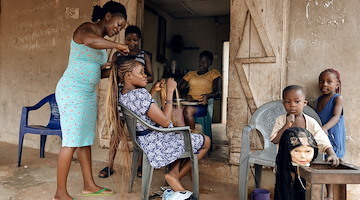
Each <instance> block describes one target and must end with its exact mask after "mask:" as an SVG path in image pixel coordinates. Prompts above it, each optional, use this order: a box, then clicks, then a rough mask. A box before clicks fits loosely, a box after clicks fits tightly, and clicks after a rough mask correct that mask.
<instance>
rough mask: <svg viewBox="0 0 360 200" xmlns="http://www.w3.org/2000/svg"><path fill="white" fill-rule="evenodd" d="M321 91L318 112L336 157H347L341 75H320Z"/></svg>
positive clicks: (329, 197) (325, 71) (332, 71)
mask: <svg viewBox="0 0 360 200" xmlns="http://www.w3.org/2000/svg"><path fill="white" fill-rule="evenodd" d="M319 89H320V91H321V93H322V95H321V96H320V97H319V98H318V99H317V105H316V109H315V110H316V112H317V113H318V115H319V116H320V119H321V122H322V124H323V126H322V129H323V130H324V131H325V133H327V135H328V137H329V140H330V142H331V145H332V146H333V148H334V151H335V153H336V155H337V156H338V157H339V158H343V157H344V155H345V143H346V141H345V140H346V132H345V122H344V117H343V105H344V100H343V97H342V96H341V95H340V89H341V82H340V73H339V72H338V71H336V70H334V69H326V70H324V71H323V72H321V73H320V75H319ZM326 186H327V188H328V196H327V199H332V187H331V186H330V185H326Z"/></svg>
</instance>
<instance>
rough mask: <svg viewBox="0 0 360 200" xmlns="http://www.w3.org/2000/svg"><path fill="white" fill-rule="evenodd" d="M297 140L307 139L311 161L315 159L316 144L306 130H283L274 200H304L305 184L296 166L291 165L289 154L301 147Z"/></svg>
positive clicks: (278, 155)
mask: <svg viewBox="0 0 360 200" xmlns="http://www.w3.org/2000/svg"><path fill="white" fill-rule="evenodd" d="M299 138H307V141H308V144H309V146H310V147H312V148H314V157H313V159H312V161H313V160H315V158H316V157H317V154H318V147H317V143H316V141H315V139H314V136H313V135H312V134H311V133H310V132H309V131H308V130H306V129H304V128H300V127H292V128H289V129H287V130H285V132H284V133H283V134H282V136H281V138H280V143H279V151H278V154H277V156H276V183H275V198H274V199H275V200H305V189H303V186H304V185H306V183H305V180H304V179H302V178H301V177H300V176H299V174H298V170H297V168H298V166H293V165H292V159H291V154H290V152H291V151H292V150H293V149H295V148H296V147H299V146H302V145H303V144H302V143H301V140H300V139H299ZM292 174H293V176H292Z"/></svg>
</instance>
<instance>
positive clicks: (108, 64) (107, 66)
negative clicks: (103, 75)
mask: <svg viewBox="0 0 360 200" xmlns="http://www.w3.org/2000/svg"><path fill="white" fill-rule="evenodd" d="M110 68H111V62H106V63H105V64H103V65H102V66H101V69H110Z"/></svg>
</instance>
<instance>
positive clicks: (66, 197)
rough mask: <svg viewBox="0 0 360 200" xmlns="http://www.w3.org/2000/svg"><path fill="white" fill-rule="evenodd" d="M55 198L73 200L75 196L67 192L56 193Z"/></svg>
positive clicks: (57, 199) (54, 199)
mask: <svg viewBox="0 0 360 200" xmlns="http://www.w3.org/2000/svg"><path fill="white" fill-rule="evenodd" d="M53 200H73V198H72V197H71V196H70V195H69V194H65V195H60V194H55V196H54V198H53Z"/></svg>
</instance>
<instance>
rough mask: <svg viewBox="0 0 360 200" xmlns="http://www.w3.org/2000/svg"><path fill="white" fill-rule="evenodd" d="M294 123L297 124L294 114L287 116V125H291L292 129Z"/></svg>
mask: <svg viewBox="0 0 360 200" xmlns="http://www.w3.org/2000/svg"><path fill="white" fill-rule="evenodd" d="M294 122H295V115H294V114H290V115H288V116H286V123H287V124H288V125H289V127H291V126H292V125H293V123H294Z"/></svg>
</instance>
